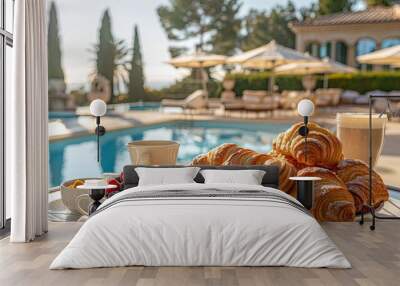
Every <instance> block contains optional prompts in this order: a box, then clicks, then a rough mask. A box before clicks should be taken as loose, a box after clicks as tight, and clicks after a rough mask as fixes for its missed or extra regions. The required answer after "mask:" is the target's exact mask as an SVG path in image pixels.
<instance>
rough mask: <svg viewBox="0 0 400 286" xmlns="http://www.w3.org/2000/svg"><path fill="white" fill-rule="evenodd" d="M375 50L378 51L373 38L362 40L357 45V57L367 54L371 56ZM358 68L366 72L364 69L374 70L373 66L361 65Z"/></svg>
mask: <svg viewBox="0 0 400 286" xmlns="http://www.w3.org/2000/svg"><path fill="white" fill-rule="evenodd" d="M375 50H376V42H375V40H373V39H371V38H363V39H360V40H359V41H358V42H357V45H356V57H358V56H361V55H365V54H369V53H371V52H373V51H375ZM358 67H359V68H361V69H362V70H364V69H367V70H371V69H372V66H371V65H364V64H362V65H361V64H359V66H358Z"/></svg>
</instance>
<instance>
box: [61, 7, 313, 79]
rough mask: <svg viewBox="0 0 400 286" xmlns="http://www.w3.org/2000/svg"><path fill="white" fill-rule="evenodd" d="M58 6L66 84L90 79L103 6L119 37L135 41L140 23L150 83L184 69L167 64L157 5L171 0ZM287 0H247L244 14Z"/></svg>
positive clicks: (165, 42) (147, 76)
mask: <svg viewBox="0 0 400 286" xmlns="http://www.w3.org/2000/svg"><path fill="white" fill-rule="evenodd" d="M55 2H56V4H57V7H58V19H59V26H60V36H61V45H62V52H63V67H64V71H65V74H66V80H67V83H69V84H72V85H76V84H81V83H85V82H87V81H88V74H89V73H90V72H91V71H92V70H93V67H94V61H93V55H91V54H90V52H89V49H90V48H91V47H92V46H93V44H94V43H96V41H97V31H98V28H99V23H100V19H101V15H102V13H103V11H104V9H106V8H109V9H110V11H111V19H112V25H113V26H112V29H113V33H114V35H115V37H116V38H118V39H125V40H126V41H127V42H128V43H129V45H131V43H132V37H133V36H132V33H133V26H134V24H138V26H139V30H140V36H141V41H142V53H143V56H144V63H145V76H146V81H147V84H148V85H150V86H158V85H160V84H162V83H164V84H165V83H168V82H173V81H174V80H175V79H177V78H178V77H179V76H180V75H182V73H184V72H185V71H183V70H176V69H175V68H172V67H170V66H169V65H167V64H165V61H167V60H168V59H169V53H168V46H169V44H170V43H169V42H168V39H167V37H166V35H165V33H164V31H163V29H162V27H161V25H160V22H159V19H158V16H157V14H156V8H157V7H158V6H159V5H160V4H165V3H168V0H141V1H138V0H84V1H82V0H55ZM286 2H287V1H285V0H244V1H243V3H244V5H243V8H242V13H246V12H247V11H248V10H249V9H250V8H257V9H260V10H261V9H270V8H271V7H273V6H275V5H277V4H284V3H286ZM293 2H295V3H296V5H297V6H305V5H310V3H312V2H313V0H296V1H293Z"/></svg>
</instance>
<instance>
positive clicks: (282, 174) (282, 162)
mask: <svg viewBox="0 0 400 286" xmlns="http://www.w3.org/2000/svg"><path fill="white" fill-rule="evenodd" d="M264 165H268V166H278V167H279V188H280V189H281V191H283V192H285V193H288V194H289V195H291V196H293V197H296V196H297V187H296V182H294V181H292V180H289V178H290V177H294V176H296V174H297V169H296V167H295V166H294V165H293V164H292V163H290V162H289V161H287V160H286V159H285V158H271V159H268V160H267V161H265V163H264Z"/></svg>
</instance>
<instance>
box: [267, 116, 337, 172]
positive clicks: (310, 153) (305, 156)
mask: <svg viewBox="0 0 400 286" xmlns="http://www.w3.org/2000/svg"><path fill="white" fill-rule="evenodd" d="M302 126H303V123H297V124H295V125H293V126H292V127H291V128H290V129H289V130H287V131H286V132H283V133H281V134H279V135H278V137H277V138H276V139H275V141H274V142H273V150H274V152H276V153H279V154H282V155H284V156H290V157H292V158H293V159H295V160H296V162H297V163H298V164H300V165H306V166H319V167H324V168H328V169H331V168H333V167H335V166H336V165H337V164H338V162H339V161H340V160H342V159H343V154H342V144H341V143H340V141H339V139H338V138H337V137H336V136H335V135H334V134H333V133H332V132H330V131H329V130H327V129H325V128H322V127H320V126H319V125H318V124H316V123H309V124H308V129H309V133H308V136H307V144H306V143H305V138H304V137H303V136H301V135H300V134H299V129H300V128H301V127H302Z"/></svg>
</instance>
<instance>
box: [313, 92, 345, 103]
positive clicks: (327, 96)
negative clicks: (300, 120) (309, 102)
mask: <svg viewBox="0 0 400 286" xmlns="http://www.w3.org/2000/svg"><path fill="white" fill-rule="evenodd" d="M341 95H342V90H341V89H339V88H320V89H317V90H316V91H315V96H316V98H315V101H316V104H317V105H318V106H336V105H338V104H339V102H340V97H341Z"/></svg>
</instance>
